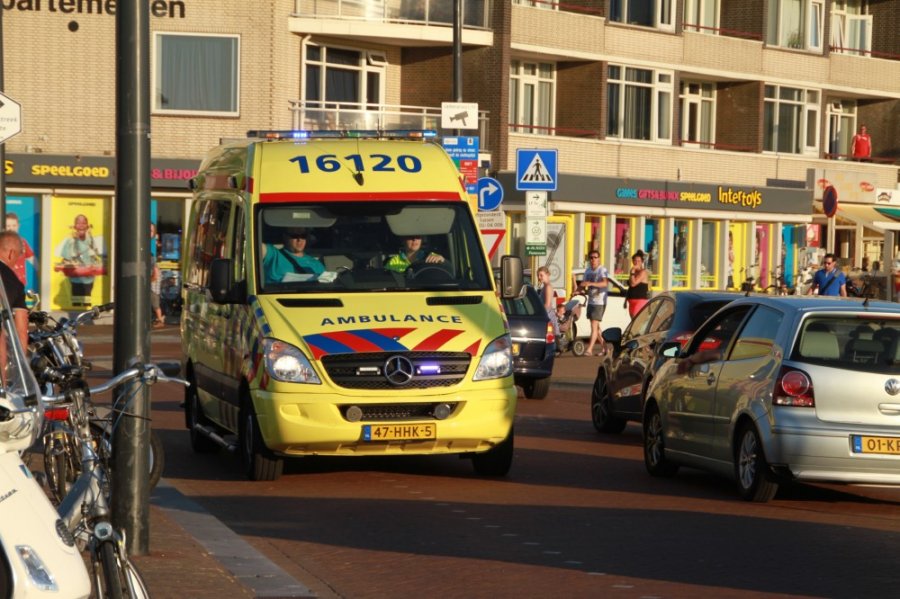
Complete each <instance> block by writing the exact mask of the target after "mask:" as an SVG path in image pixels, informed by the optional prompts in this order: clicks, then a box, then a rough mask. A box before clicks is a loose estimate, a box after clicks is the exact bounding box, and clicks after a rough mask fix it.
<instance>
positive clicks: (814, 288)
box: [807, 253, 847, 297]
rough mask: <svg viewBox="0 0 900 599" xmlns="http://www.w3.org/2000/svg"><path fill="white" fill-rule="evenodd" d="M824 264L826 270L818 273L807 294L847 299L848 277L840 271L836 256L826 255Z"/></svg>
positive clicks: (823, 269)
mask: <svg viewBox="0 0 900 599" xmlns="http://www.w3.org/2000/svg"><path fill="white" fill-rule="evenodd" d="M822 264H823V265H824V268H822V269H820V270H818V271H816V274H815V275H814V276H813V282H812V285H810V287H809V291H808V292H807V293H808V294H809V295H812V294H813V293H817V294H819V295H830V296H835V297H837V296H840V297H847V277H846V276H845V275H844V273H842V272H841V271H840V270H839V269H838V267H837V258H835V256H834V254H830V253H829V254H825V259H824V260H823V262H822Z"/></svg>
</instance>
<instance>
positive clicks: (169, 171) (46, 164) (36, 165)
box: [5, 154, 200, 189]
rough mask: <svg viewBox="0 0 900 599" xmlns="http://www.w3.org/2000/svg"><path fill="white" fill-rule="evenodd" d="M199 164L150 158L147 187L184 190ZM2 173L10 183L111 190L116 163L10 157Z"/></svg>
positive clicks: (93, 158) (102, 158)
mask: <svg viewBox="0 0 900 599" xmlns="http://www.w3.org/2000/svg"><path fill="white" fill-rule="evenodd" d="M199 166H200V161H199V160H179V159H174V158H153V159H151V161H150V186H151V188H153V189H158V188H174V189H187V182H188V180H190V179H191V178H192V177H193V176H194V175H196V174H197V169H198V167H199ZM5 172H6V176H7V179H8V181H9V182H10V183H14V184H16V183H18V184H34V185H57V186H58V185H73V186H92V187H112V186H115V184H116V159H115V158H112V157H106V156H59V155H52V154H12V155H10V156H9V158H7V160H6V165H5Z"/></svg>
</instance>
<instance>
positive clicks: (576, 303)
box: [556, 292, 587, 356]
mask: <svg viewBox="0 0 900 599" xmlns="http://www.w3.org/2000/svg"><path fill="white" fill-rule="evenodd" d="M586 301H587V297H586V296H585V294H584V293H582V292H577V293H574V294H572V297H571V299H569V300H568V301H567V302H566V303H565V304H564V306H565V311H564V313H563V315H562V316H560V317H558V319H557V320H558V321H559V337H557V338H556V354H557V355H559V354H563V353H565V352H567V351H569V350H570V349H571V350H572V353H574V354H575V355H576V356H581V355H584V351H585V349H586V348H587V344H586V343H585V340H584V339H578V338H577V336H576V335H577V331H576V329H575V321H577V320H578V317H579V316H580V315H581V310H582V306H584V305H585V303H586Z"/></svg>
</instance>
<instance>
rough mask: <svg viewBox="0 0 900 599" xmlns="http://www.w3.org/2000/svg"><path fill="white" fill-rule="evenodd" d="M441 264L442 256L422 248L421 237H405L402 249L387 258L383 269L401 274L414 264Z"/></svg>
mask: <svg viewBox="0 0 900 599" xmlns="http://www.w3.org/2000/svg"><path fill="white" fill-rule="evenodd" d="M443 262H444V257H443V256H441V255H440V254H438V253H437V252H432V251H428V250H426V249H425V248H423V247H422V236H421V235H407V236H406V237H404V238H403V247H401V248H400V249H399V250H398V251H397V253H396V254H393V255H392V256H388V259H387V260H386V261H385V263H384V268H385V269H386V270H392V271H394V272H400V273H403V272H406V271H407V270H408V269H409V268H410V267H411V266H414V265H416V264H423V263H424V264H442V263H443Z"/></svg>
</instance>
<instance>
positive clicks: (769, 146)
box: [0, 0, 900, 310]
mask: <svg viewBox="0 0 900 599" xmlns="http://www.w3.org/2000/svg"><path fill="white" fill-rule="evenodd" d="M460 4H461V6H460V10H461V16H462V19H461V25H462V27H461V36H460V43H461V47H462V51H461V53H460V55H459V57H458V60H459V65H460V70H461V74H462V77H461V79H460V83H461V85H460V87H461V96H462V100H463V101H465V102H474V103H477V104H478V107H479V115H480V116H479V128H478V130H477V131H471V132H465V133H467V134H471V135H477V136H478V138H479V143H480V149H481V154H480V167H481V172H482V174H490V175H492V176H495V177H496V178H497V179H499V180H500V181H501V182H502V183H503V184H504V189H505V199H504V202H503V205H502V207H501V209H502V210H503V215H502V219H503V222H505V223H506V229H507V234H506V238H505V240H504V243H505V250H506V251H507V252H512V253H517V254H520V255H522V256H523V257H525V255H526V253H527V252H526V241H527V239H528V229H529V228H530V227H529V223H528V221H527V219H526V211H525V195H524V192H523V191H518V190H517V187H518V185H517V179H518V173H517V155H518V150H520V149H524V150H528V149H539V150H551V149H552V150H556V151H557V155H558V164H557V166H558V172H557V175H556V181H555V182H554V183H555V190H553V191H550V192H549V194H548V198H549V208H550V211H551V214H550V216H548V217H547V218H546V222H543V221H542V222H541V223H540V225H541V227H543V232H542V233H541V234H542V235H545V238H546V251H545V253H544V255H541V256H534V257H532V259H531V260H532V265H533V266H535V267H536V266H537V265H540V264H547V265H548V266H550V267H551V271H552V272H553V273H554V276H555V278H556V280H555V285H556V286H557V287H560V288H568V287H569V286H570V281H569V280H568V277H567V276H566V273H568V272H570V271H571V269H573V268H577V267H580V266H582V264H583V260H584V256H585V254H586V253H587V251H588V250H589V249H592V248H596V249H598V250H599V251H600V252H601V255H602V260H603V262H604V263H605V264H606V265H607V266H608V267H609V268H610V269H611V270H615V271H616V272H617V273H619V274H621V273H627V268H628V264H629V260H628V258H629V256H630V253H631V252H633V251H635V250H636V249H638V248H640V249H643V250H644V251H646V252H647V253H648V254H649V256H650V262H651V264H650V266H651V269H652V272H653V277H652V280H653V285H654V287H656V288H702V287H710V288H721V287H726V286H730V285H738V284H739V283H740V281H741V280H742V279H743V278H744V277H746V276H748V275H753V276H755V277H756V278H757V280H758V282H759V283H761V284H764V285H765V284H769V283H771V282H774V281H775V279H776V277H777V276H778V275H780V274H781V273H783V275H784V278H785V279H786V280H787V281H788V283H791V282H792V280H793V277H794V275H795V273H797V272H798V271H799V270H800V269H801V268H802V267H803V266H805V265H806V264H807V263H810V262H815V261H817V260H818V259H819V257H820V255H821V253H823V252H824V251H826V250H833V251H836V252H838V253H839V254H840V255H841V257H842V258H843V259H844V260H845V264H846V265H847V266H848V267H849V266H856V265H859V264H861V262H862V258H863V257H864V256H865V257H867V258H868V259H869V261H870V263H871V262H874V261H876V260H878V261H880V262H881V263H882V269H883V270H888V269H889V268H890V266H889V265H890V264H892V261H893V259H894V257H895V256H896V255H897V253H898V252H897V247H896V246H897V243H898V241H897V239H898V236H897V235H896V231H897V230H898V229H900V191H898V164H900V36H897V35H896V31H897V28H898V25H900V0H571V1H570V2H563V3H555V2H544V1H541V0H460ZM0 6H2V8H3V11H2V13H3V19H4V21H3V37H4V39H3V44H4V65H3V66H4V74H5V77H4V80H5V89H4V90H3V91H4V93H5V94H6V95H8V96H10V97H11V98H14V99H15V100H17V101H18V102H19V103H20V104H21V105H22V112H23V130H22V132H21V133H20V134H19V135H17V136H16V137H14V138H12V139H10V140H8V141H7V142H6V144H5V148H6V165H5V173H6V192H7V193H6V195H7V197H6V210H7V212H11V213H15V214H17V215H18V217H19V226H20V232H22V233H23V234H24V236H25V238H26V240H27V241H29V243H30V245H31V246H32V247H33V249H34V253H35V255H36V258H37V260H36V261H35V265H33V266H32V267H29V268H31V269H32V270H31V271H30V272H29V277H30V278H29V285H30V286H31V287H33V288H35V289H39V290H40V291H41V295H42V297H43V298H44V301H45V307H47V308H50V309H58V310H66V309H71V308H72V307H73V306H72V297H71V292H69V291H67V289H68V288H69V287H68V282H69V279H71V278H72V276H73V273H74V271H73V269H72V268H71V264H69V263H68V261H67V260H65V259H63V257H62V255H61V253H60V252H61V250H60V248H61V246H62V245H63V241H65V240H66V239H68V238H69V237H71V236H72V232H73V230H74V223H75V219H76V217H78V216H84V217H86V218H87V220H88V221H89V226H90V229H89V233H90V240H91V241H90V243H91V244H92V245H91V248H92V249H91V250H90V253H91V254H92V255H94V256H93V261H94V263H93V265H92V267H91V268H90V269H88V270H89V271H90V273H91V274H90V276H91V277H93V278H94V279H93V280H94V281H95V284H94V285H93V288H92V289H93V291H92V297H91V301H93V302H94V303H99V302H101V301H107V300H109V299H111V298H112V296H113V295H114V290H113V289H111V282H112V273H113V270H114V269H115V267H116V261H115V256H113V255H112V248H113V243H112V234H113V230H112V229H113V227H112V223H113V218H114V214H115V210H116V205H117V203H119V202H121V201H123V200H122V199H121V198H116V197H115V189H114V186H115V154H116V132H115V110H116V98H115V35H116V33H115V20H116V19H115V14H114V13H115V3H112V2H108V1H106V0H65V1H64V0H19V1H16V2H2V3H0ZM149 8H150V15H151V16H150V27H151V40H150V46H151V47H150V55H151V60H150V63H151V64H150V68H149V73H148V78H149V80H150V88H151V98H150V102H151V114H152V116H151V124H150V128H151V132H152V141H151V145H152V155H153V163H152V177H153V180H152V190H153V191H152V195H153V208H152V216H151V218H152V220H153V221H154V222H156V223H157V227H158V230H159V233H160V236H161V244H160V246H159V248H158V252H159V256H158V259H159V260H160V263H161V265H162V266H163V267H164V270H165V279H164V300H165V299H166V298H167V296H171V299H172V300H173V303H174V300H175V298H176V297H177V293H178V289H179V288H180V279H179V273H178V258H179V256H180V250H181V248H180V239H181V237H180V233H181V228H182V226H183V223H184V222H185V220H184V215H185V212H186V209H187V203H188V202H189V201H190V200H189V192H188V190H187V184H186V183H187V180H188V179H189V178H190V177H191V176H192V174H193V173H194V171H195V170H196V168H197V165H198V164H199V160H200V159H201V158H202V156H203V154H204V153H205V152H206V150H207V149H208V148H210V147H211V146H213V145H215V144H217V143H219V141H220V140H221V139H223V138H234V137H243V136H244V135H245V133H246V132H247V131H248V130H253V129H297V128H343V129H371V128H436V129H440V124H441V119H440V116H441V103H442V102H446V101H451V100H454V99H456V98H454V93H455V91H457V90H454V84H453V80H454V76H453V75H454V66H455V65H456V64H457V62H456V57H455V56H454V54H455V53H454V36H453V29H454V28H453V26H452V25H453V23H454V2H453V0H268V1H265V2H246V1H240V2H239V1H236V0H150V1H149ZM863 124H865V125H866V126H867V128H868V130H869V132H870V133H871V150H872V151H871V156H870V157H868V158H866V161H858V160H854V159H853V156H852V154H853V151H852V140H853V136H854V133H855V132H856V131H857V130H858V128H859V126H861V125H863ZM442 133H447V134H449V133H452V132H451V131H443V132H442ZM835 198H837V201H836V202H835V201H833V200H834V199H835ZM823 200H824V201H823ZM495 216H496V215H495ZM80 274H85V273H84V272H83V271H82V272H81V273H80Z"/></svg>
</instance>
